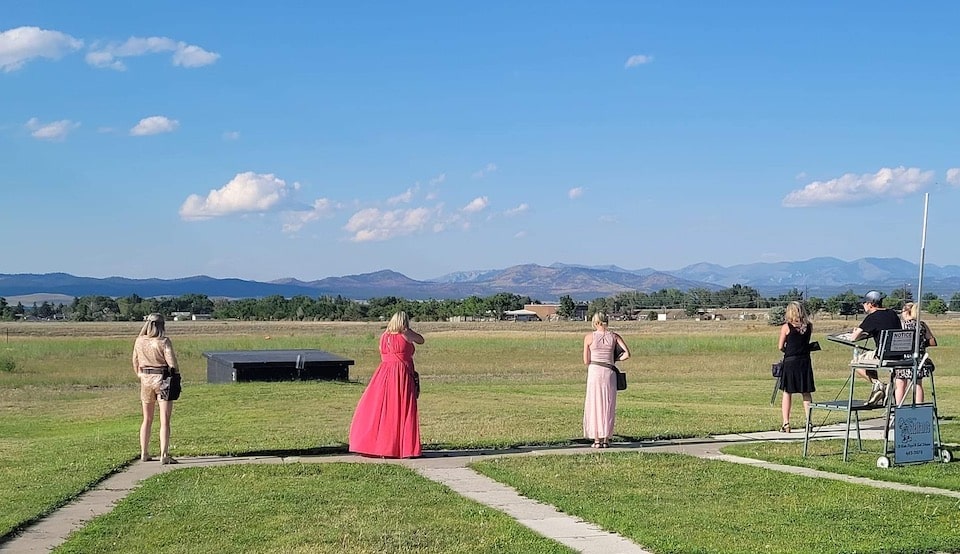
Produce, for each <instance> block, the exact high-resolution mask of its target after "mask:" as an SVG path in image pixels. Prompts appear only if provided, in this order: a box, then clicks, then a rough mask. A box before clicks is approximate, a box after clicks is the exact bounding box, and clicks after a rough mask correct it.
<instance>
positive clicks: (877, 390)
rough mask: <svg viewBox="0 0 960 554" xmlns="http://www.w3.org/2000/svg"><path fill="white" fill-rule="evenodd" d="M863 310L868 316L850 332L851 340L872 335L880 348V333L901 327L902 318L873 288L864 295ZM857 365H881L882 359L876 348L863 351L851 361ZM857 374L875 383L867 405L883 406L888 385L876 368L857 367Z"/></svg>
mask: <svg viewBox="0 0 960 554" xmlns="http://www.w3.org/2000/svg"><path fill="white" fill-rule="evenodd" d="M863 311H864V312H866V314H867V315H866V317H864V318H863V321H861V322H860V326H859V327H857V328H856V329H854V330H853V331H851V332H850V335H849V337H850V340H851V341H858V340H860V339H862V338H866V337H870V338H872V339H873V342H874V345H875V346H876V347H877V348H880V333H881V332H883V331H886V330H889V329H900V328H901V326H900V318H899V317H898V316H897V313H896V312H894V311H893V310H890V309H888V308H884V307H883V295H882V294H880V293H879V292H877V291H875V290H872V291H870V292H868V293H867V294H865V295H864V296H863ZM850 363H851V364H854V365H857V366H876V367H880V359H879V358H878V357H877V351H876V350H867V351H864V352H861V353H860V355H859V356H858V357H857V359H855V360H853V361H852V362H850ZM856 370H857V375H859V376H860V377H862V378H863V379H866V380H867V381H869V382H870V383H871V384H872V385H873V390H872V391H871V393H870V396H869V397H868V398H867V402H866V405H867V406H882V405H883V403H884V401H885V400H886V397H887V385H886V384H885V383H883V382H881V381H880V378H879V376H878V375H877V370H876V369H866V368H863V367H857V368H856Z"/></svg>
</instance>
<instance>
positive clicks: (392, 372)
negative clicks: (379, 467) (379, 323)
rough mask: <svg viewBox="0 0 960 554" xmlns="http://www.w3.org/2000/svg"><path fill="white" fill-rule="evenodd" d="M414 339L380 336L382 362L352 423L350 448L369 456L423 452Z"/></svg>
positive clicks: (407, 454)
mask: <svg viewBox="0 0 960 554" xmlns="http://www.w3.org/2000/svg"><path fill="white" fill-rule="evenodd" d="M414 350H415V347H414V345H413V343H412V342H408V341H407V339H406V338H404V337H403V335H401V334H397V333H384V334H383V335H381V336H380V366H379V367H378V368H377V371H376V372H374V374H373V377H371V378H370V382H369V383H368V384H367V388H366V390H364V391H363V396H361V397H360V402H358V403H357V410H356V411H355V412H354V413H353V422H352V423H351V424H350V451H351V452H356V453H358V454H366V455H368V456H383V457H387V458H415V457H417V456H420V448H421V447H420V419H419V416H418V415H417V394H416V385H415V384H414V381H413V353H414Z"/></svg>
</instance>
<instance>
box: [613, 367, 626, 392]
mask: <svg viewBox="0 0 960 554" xmlns="http://www.w3.org/2000/svg"><path fill="white" fill-rule="evenodd" d="M614 369H615V373H616V374H617V390H627V374H626V373H624V372H622V371H620V370H619V369H616V366H614Z"/></svg>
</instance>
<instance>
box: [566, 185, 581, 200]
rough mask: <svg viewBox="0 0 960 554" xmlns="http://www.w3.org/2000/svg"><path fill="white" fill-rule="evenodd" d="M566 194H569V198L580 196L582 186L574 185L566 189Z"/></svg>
mask: <svg viewBox="0 0 960 554" xmlns="http://www.w3.org/2000/svg"><path fill="white" fill-rule="evenodd" d="M567 196H569V197H570V198H571V199H574V198H580V197H581V196H583V187H576V188H572V189H570V190H568V191H567Z"/></svg>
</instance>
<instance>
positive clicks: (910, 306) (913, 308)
mask: <svg viewBox="0 0 960 554" xmlns="http://www.w3.org/2000/svg"><path fill="white" fill-rule="evenodd" d="M919 312H920V306H919V305H918V304H914V303H913V302H907V303H906V304H904V305H903V309H902V310H901V311H900V314H901V315H903V319H906V320H907V321H911V320H914V319H917V314H918V313H919Z"/></svg>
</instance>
